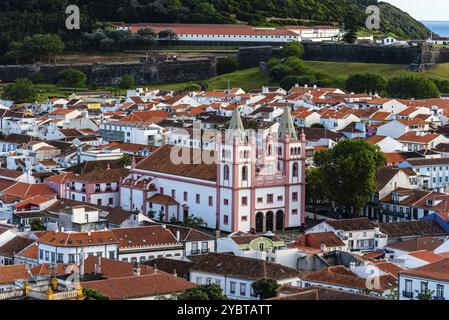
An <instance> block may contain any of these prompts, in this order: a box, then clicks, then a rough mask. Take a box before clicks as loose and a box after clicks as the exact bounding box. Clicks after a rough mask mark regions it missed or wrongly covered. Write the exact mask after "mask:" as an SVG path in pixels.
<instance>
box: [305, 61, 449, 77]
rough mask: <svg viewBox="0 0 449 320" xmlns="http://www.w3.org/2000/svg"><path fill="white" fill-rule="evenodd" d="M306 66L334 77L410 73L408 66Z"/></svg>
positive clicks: (333, 63)
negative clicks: (367, 73)
mask: <svg viewBox="0 0 449 320" xmlns="http://www.w3.org/2000/svg"><path fill="white" fill-rule="evenodd" d="M305 63H306V65H308V66H309V67H311V68H312V69H313V70H315V71H322V72H326V73H329V74H331V75H336V76H345V77H347V76H349V75H350V74H353V73H360V72H371V73H379V74H381V75H383V76H384V77H386V78H390V77H394V76H399V75H404V74H407V73H411V72H412V71H410V70H409V69H408V65H397V64H377V63H357V62H327V61H306V62H305ZM448 75H449V74H448Z"/></svg>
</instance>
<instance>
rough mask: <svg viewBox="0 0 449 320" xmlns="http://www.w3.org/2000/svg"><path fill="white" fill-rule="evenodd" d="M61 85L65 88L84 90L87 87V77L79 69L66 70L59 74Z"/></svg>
mask: <svg viewBox="0 0 449 320" xmlns="http://www.w3.org/2000/svg"><path fill="white" fill-rule="evenodd" d="M58 78H59V83H60V84H61V85H63V86H64V87H73V88H82V87H85V86H86V82H87V76H86V74H85V73H84V72H82V71H80V70H78V69H65V70H62V71H60V72H59V73H58Z"/></svg>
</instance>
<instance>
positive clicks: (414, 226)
mask: <svg viewBox="0 0 449 320" xmlns="http://www.w3.org/2000/svg"><path fill="white" fill-rule="evenodd" d="M379 227H380V231H381V232H383V233H385V234H387V235H388V237H389V238H398V237H413V236H414V237H422V236H437V235H446V234H447V233H446V232H445V231H444V229H443V228H441V227H440V225H439V224H438V223H436V222H435V220H427V221H407V222H391V223H380V224H379Z"/></svg>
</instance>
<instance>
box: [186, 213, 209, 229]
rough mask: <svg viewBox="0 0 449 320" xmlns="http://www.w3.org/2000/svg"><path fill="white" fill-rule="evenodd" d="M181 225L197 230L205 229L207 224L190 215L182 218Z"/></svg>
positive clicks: (201, 219)
mask: <svg viewBox="0 0 449 320" xmlns="http://www.w3.org/2000/svg"><path fill="white" fill-rule="evenodd" d="M183 224H184V225H185V226H186V227H189V228H194V229H198V228H199V227H207V222H206V221H204V220H203V218H199V217H195V216H194V215H190V216H187V217H185V218H184V222H183Z"/></svg>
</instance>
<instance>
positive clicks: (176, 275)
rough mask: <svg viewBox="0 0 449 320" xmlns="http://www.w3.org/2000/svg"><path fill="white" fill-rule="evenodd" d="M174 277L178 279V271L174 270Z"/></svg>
mask: <svg viewBox="0 0 449 320" xmlns="http://www.w3.org/2000/svg"><path fill="white" fill-rule="evenodd" d="M173 276H174V277H176V278H177V277H178V274H177V273H176V269H173Z"/></svg>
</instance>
